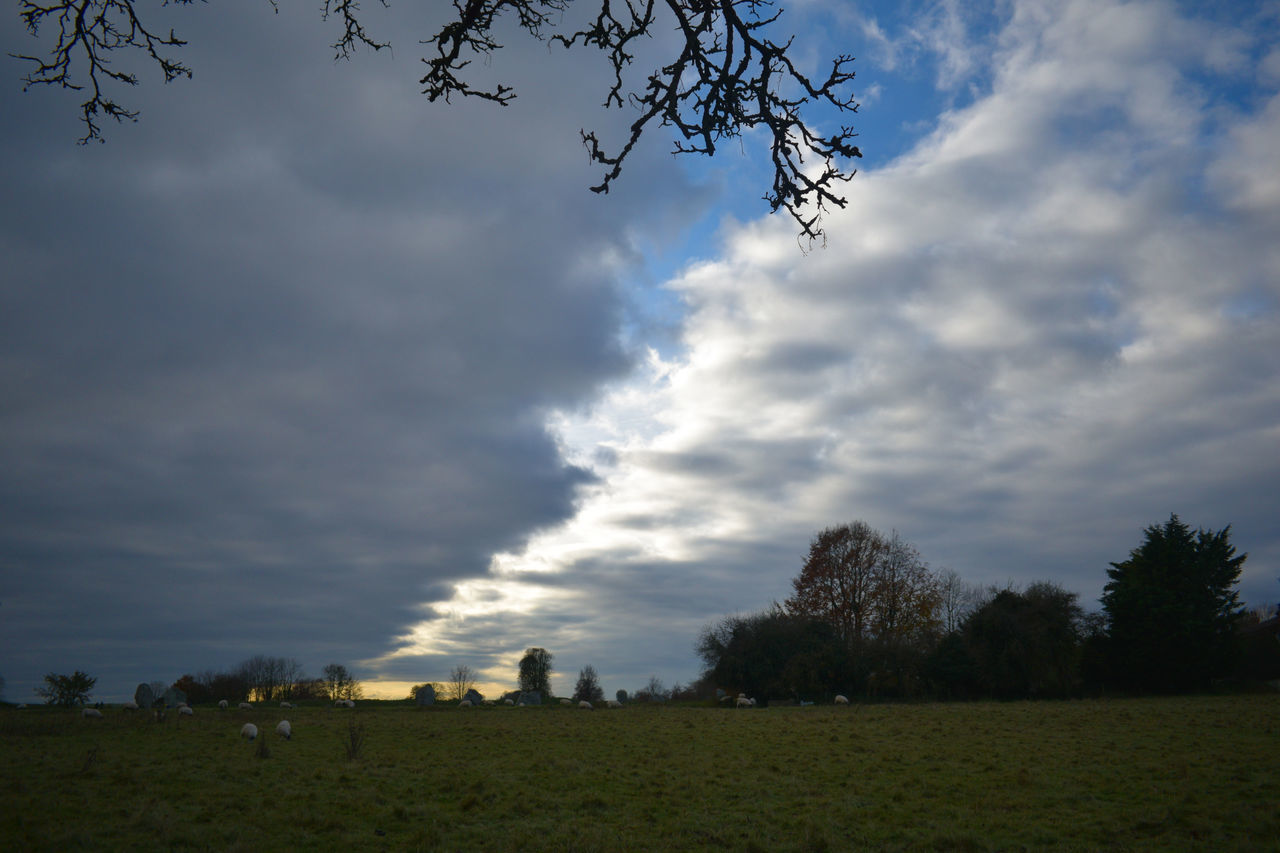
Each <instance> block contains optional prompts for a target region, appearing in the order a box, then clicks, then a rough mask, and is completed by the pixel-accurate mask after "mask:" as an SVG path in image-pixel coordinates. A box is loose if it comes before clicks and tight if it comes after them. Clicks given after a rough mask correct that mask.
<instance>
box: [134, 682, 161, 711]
mask: <svg viewBox="0 0 1280 853" xmlns="http://www.w3.org/2000/svg"><path fill="white" fill-rule="evenodd" d="M133 701H135V702H137V703H138V707H139V708H150V707H151V706H152V705H153V704H155V701H156V695H155V694H154V693H152V692H151V685H150V684H139V685H138V689H137V690H135V691H133Z"/></svg>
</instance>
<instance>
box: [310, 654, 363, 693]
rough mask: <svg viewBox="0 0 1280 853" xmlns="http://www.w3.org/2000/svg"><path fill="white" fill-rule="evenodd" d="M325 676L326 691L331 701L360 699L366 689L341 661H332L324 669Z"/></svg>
mask: <svg viewBox="0 0 1280 853" xmlns="http://www.w3.org/2000/svg"><path fill="white" fill-rule="evenodd" d="M321 672H322V674H323V676H324V692H325V695H326V696H327V697H328V699H329V700H330V701H331V702H336V701H337V700H339V699H359V698H361V697H362V696H363V694H364V691H363V690H362V689H361V688H360V682H359V681H357V680H356V679H355V677H354V676H353V675H352V674H351V673H350V672H348V671H347V668H346V667H345V666H343V665H342V664H340V663H331V664H329V665H328V666H326V667H325V668H324V669H323V670H322V671H321Z"/></svg>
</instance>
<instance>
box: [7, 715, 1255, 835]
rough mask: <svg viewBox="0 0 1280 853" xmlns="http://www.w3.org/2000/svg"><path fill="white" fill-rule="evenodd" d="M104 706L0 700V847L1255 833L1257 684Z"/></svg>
mask: <svg viewBox="0 0 1280 853" xmlns="http://www.w3.org/2000/svg"><path fill="white" fill-rule="evenodd" d="M105 714H106V718H105V719H102V720H86V719H82V718H81V717H79V716H78V715H76V714H73V713H72V712H68V711H58V710H54V709H49V708H29V709H25V710H22V711H18V710H13V709H5V710H4V711H3V713H0V782H2V784H3V793H4V797H3V806H2V807H0V811H2V812H3V816H2V817H0V841H2V842H3V844H4V847H5V849H12V850H77V849H84V850H112V849H125V848H133V849H166V850H174V849H176V850H191V849H197V850H203V849H212V850H245V851H259V850H304V849H312V850H325V849H334V848H338V847H342V848H346V849H350V850H436V849H445V850H542V849H552V850H623V849H626V850H671V849H700V848H718V849H729V850H769V851H773V850H855V849H874V850H880V849H884V850H917V849H923V850H989V849H991V850H1010V849H1024V848H1025V849H1032V850H1041V849H1079V850H1094V849H1146V850H1177V849H1203V850H1215V851H1216V850H1267V849H1271V850H1280V697H1277V696H1232V697H1212V696H1206V697H1192V698H1175V699H1135V700H1097V701H1094V700H1086V701H1073V702H1039V703H1026V702H1024V703H1009V704H999V703H974V704H922V705H866V706H859V705H855V706H852V707H849V708H832V707H824V708H817V707H811V708H772V709H763V708H756V709H744V710H732V709H717V708H693V707H689V708H683V707H631V708H624V709H621V710H612V711H593V712H587V711H581V710H578V709H577V708H564V707H545V708H519V709H513V708H478V709H470V710H459V709H456V708H448V707H437V708H432V709H425V710H419V709H416V708H411V707H406V706H397V705H390V704H386V705H381V706H379V704H378V703H370V704H369V705H368V706H367V707H360V708H357V709H355V710H354V711H352V710H340V709H330V708H321V707H316V708H302V709H295V710H292V711H279V710H275V709H267V710H254V711H235V710H229V711H219V710H217V709H216V708H197V709H196V715H195V716H194V717H189V718H179V717H177V716H176V715H175V714H173V713H172V712H171V713H170V714H169V715H168V716H167V718H166V720H165V721H164V722H163V723H156V722H154V721H153V720H152V719H151V717H150V715H149V714H147V713H146V712H134V713H127V712H124V711H120V710H116V709H107V710H106V711H105ZM282 717H287V718H288V719H290V720H291V722H292V724H293V732H294V736H293V739H292V740H291V741H284V740H282V739H280V738H278V737H275V736H274V734H273V731H274V728H275V724H276V722H277V721H278V720H279V719H282ZM244 722H254V723H256V724H257V725H258V727H259V729H261V730H262V731H263V732H264V733H265V734H264V736H263V740H264V742H265V746H266V752H267V753H268V754H267V755H265V756H264V755H262V754H261V752H262V750H261V749H260V744H251V743H248V742H245V741H243V740H241V739H240V737H239V730H240V726H241V725H242V724H243V723H244ZM353 726H354V727H356V729H358V730H362V731H363V735H364V743H363V748H362V750H361V752H360V755H359V756H358V757H357V758H355V759H349V758H348V756H347V752H348V741H349V739H350V736H351V733H352V730H353V728H352V727H353Z"/></svg>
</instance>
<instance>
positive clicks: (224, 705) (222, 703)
mask: <svg viewBox="0 0 1280 853" xmlns="http://www.w3.org/2000/svg"><path fill="white" fill-rule="evenodd" d="M218 707H219V708H221V709H222V710H224V711H225V710H227V700H226V699H219V700H218Z"/></svg>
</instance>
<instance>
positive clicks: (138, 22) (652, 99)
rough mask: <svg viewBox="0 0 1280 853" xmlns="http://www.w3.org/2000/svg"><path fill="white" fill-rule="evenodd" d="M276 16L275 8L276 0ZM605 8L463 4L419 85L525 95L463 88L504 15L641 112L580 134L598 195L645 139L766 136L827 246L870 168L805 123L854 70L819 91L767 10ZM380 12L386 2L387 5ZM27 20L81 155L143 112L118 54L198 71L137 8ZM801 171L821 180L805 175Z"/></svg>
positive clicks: (27, 9)
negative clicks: (68, 97) (809, 165)
mask: <svg viewBox="0 0 1280 853" xmlns="http://www.w3.org/2000/svg"><path fill="white" fill-rule="evenodd" d="M191 2H192V0H166V2H165V3H164V4H163V5H169V3H173V4H175V5H189V4H190V3H191ZM270 2H271V3H272V5H273V6H274V5H275V2H276V0H270ZM591 2H592V8H595V5H594V4H595V3H596V2H598V3H599V11H598V13H597V14H596V15H595V17H594V18H593V19H592V18H588V20H587V21H586V22H585V23H584V24H583V25H582V28H581V29H577V30H575V31H573V32H562V33H552V32H551V31H552V30H554V29H555V27H556V24H557V21H558V19H559V18H560V17H561V15H562V14H563V13H564V12H566V11H567V10H568V9H569V7H570V6H571V5H572V3H573V0H454V2H453V7H454V12H453V14H452V15H451V17H450V20H449V21H448V22H447V23H446V24H444V25H443V26H442V27H441V28H440V29H439V31H438V32H436V33H435V35H433V36H431V37H430V38H427V39H425V40H423V41H422V44H424V45H430V46H431V48H432V50H429V51H428V56H426V57H424V58H423V60H422V61H423V63H425V64H426V66H427V71H426V74H425V75H424V76H423V77H422V79H421V80H420V81H419V82H420V83H421V84H422V86H423V90H422V91H423V94H424V95H426V96H427V99H428V100H429V101H436V100H438V99H441V98H443V99H444V100H445V101H446V102H448V101H449V100H450V99H451V98H452V97H453V96H455V95H456V96H461V97H474V98H481V99H484V100H489V101H493V102H495V103H498V104H506V103H508V102H509V101H511V99H512V98H514V97H515V96H516V94H515V91H514V89H513V88H512V87H511V86H509V85H506V84H501V83H500V84H498V85H496V86H494V87H492V88H483V87H481V88H476V87H473V86H472V85H471V83H469V82H468V81H467V79H466V77H465V75H466V73H467V66H469V65H470V64H471V63H472V61H474V60H475V59H476V58H477V57H479V58H481V59H487V58H488V57H489V56H491V55H492V54H493V53H494V52H495V51H497V50H499V49H501V47H502V45H501V44H499V43H498V42H497V41H496V40H495V35H494V28H495V25H496V23H497V21H498V19H499V18H500V17H501V16H502V15H503V14H504V13H505V14H508V15H511V16H514V18H515V20H516V22H517V24H518V25H519V27H520V28H521V29H522V30H523V31H524V32H525V33H526V34H528V35H529V36H531V37H533V38H535V39H538V40H548V39H549V40H550V42H551V43H553V44H558V45H561V46H563V47H565V48H572V47H576V46H583V47H588V48H593V49H596V50H599V51H600V52H602V53H603V54H604V55H605V56H606V57H607V58H608V61H609V64H610V67H611V70H612V72H613V73H612V82H611V84H610V85H609V88H608V90H607V93H606V95H605V100H604V106H605V107H606V108H609V107H622V106H623V105H624V104H630V105H632V106H633V107H634V108H635V109H636V110H637V111H638V116H637V117H636V119H635V120H634V121H633V122H632V123H631V127H630V131H629V135H628V137H627V139H626V141H625V142H623V143H622V144H621V145H620V146H619V147H618V148H616V149H612V148H610V147H608V146H606V145H604V144H603V143H602V142H601V140H600V139H599V137H598V136H597V135H596V134H595V132H594V131H587V130H583V131H582V132H581V136H582V142H583V144H584V145H585V146H586V148H587V151H588V152H589V154H590V156H591V159H592V161H593V162H595V163H597V164H599V165H600V166H602V167H603V168H604V169H605V173H604V178H603V180H602V181H601V182H600V183H599V184H597V185H595V186H593V187H591V189H592V190H593V191H595V192H599V193H607V192H608V191H609V188H610V186H611V185H612V183H613V181H614V180H616V179H617V178H618V176H619V175H620V174H621V172H622V168H623V164H624V163H625V161H626V159H627V157H628V155H630V153H631V152H632V150H634V148H635V145H636V143H637V142H638V141H639V140H640V138H641V136H642V135H643V134H644V132H645V131H646V130H647V129H649V128H651V127H653V126H655V125H656V126H659V127H670V128H672V129H674V131H675V132H676V134H677V136H678V139H677V140H676V142H675V148H674V150H675V152H676V153H685V154H706V155H712V154H714V153H715V151H716V149H717V146H719V145H720V144H722V143H723V142H724V141H725V140H732V139H736V138H739V137H741V136H742V135H743V133H744V132H746V131H749V130H752V129H755V128H761V129H763V130H764V131H765V132H766V136H767V137H768V138H769V140H770V152H771V159H772V162H773V167H774V176H773V183H772V187H771V188H770V190H769V191H768V192H766V193H765V195H764V200H765V201H767V202H768V203H769V207H770V210H771V211H772V212H776V211H777V210H778V209H779V208H783V209H785V210H786V211H787V212H788V213H789V214H790V215H791V216H792V217H793V218H794V219H795V221H796V222H797V224H798V225H799V226H800V233H801V235H802V236H804V237H806V238H808V239H809V240H811V241H812V240H816V239H818V238H820V237H821V236H822V228H821V224H820V222H821V216H822V213H823V212H824V211H825V210H826V209H827V207H828V206H829V205H835V206H837V207H844V205H845V199H844V197H843V196H841V195H839V194H838V193H837V187H838V184H839V183H840V182H843V181H847V180H849V178H851V177H852V176H853V174H854V173H855V172H856V170H855V169H853V168H852V167H851V166H850V165H849V163H850V162H851V161H852V159H853V158H856V157H861V156H862V152H861V151H860V150H859V149H858V146H856V145H854V144H853V140H854V138H855V137H856V136H857V134H856V133H854V131H853V128H851V127H849V126H840V127H839V128H838V129H836V130H834V131H833V132H832V133H830V134H828V135H823V134H822V133H820V132H818V131H815V130H813V129H812V128H811V127H810V126H809V124H807V123H806V121H805V119H804V118H803V116H802V115H801V111H802V109H804V108H805V107H806V106H809V105H826V106H830V107H835V108H836V110H837V111H839V112H842V113H854V112H856V111H857V108H858V105H857V103H856V102H855V101H854V100H853V95H852V93H851V92H850V91H849V88H850V84H851V83H852V80H853V76H854V73H853V71H852V70H850V67H849V66H850V64H851V63H852V62H853V58H852V57H851V56H847V55H843V54H842V55H838V56H836V57H835V58H834V59H832V60H831V62H830V71H829V72H828V73H827V75H826V77H825V79H823V80H811V79H809V77H808V76H806V75H805V74H804V73H802V72H801V71H800V70H799V69H798V68H797V67H796V65H795V63H794V61H793V58H792V56H791V46H792V38H787V39H785V40H782V41H775V40H774V38H772V37H771V36H770V35H769V31H770V29H771V27H772V25H774V24H775V23H776V22H777V20H778V18H779V17H780V16H781V14H782V13H781V11H780V10H775V9H774V7H773V4H772V3H771V2H769V0H661V2H659V0H622V2H616V0H591ZM381 3H382V5H383V6H386V5H387V0H381ZM19 10H20V11H19V14H20V16H21V17H22V20H23V21H24V23H25V24H26V27H27V30H28V31H29V32H30V33H31V34H32V35H33V36H37V37H39V36H40V33H41V27H42V26H43V25H45V24H52V25H54V28H56V31H57V38H56V41H54V43H53V45H52V46H51V47H50V48H49V50H48V52H47V53H46V54H45V55H44V56H32V55H27V54H13V55H14V56H16V57H17V58H19V59H22V60H25V61H27V62H29V63H31V65H30V66H28V67H29V69H30V70H29V73H28V74H27V75H26V77H25V78H24V81H25V83H26V88H30V87H32V86H42V85H49V86H55V87H61V88H69V89H75V90H82V91H85V93H86V99H85V100H84V102H83V103H82V104H81V105H80V109H81V113H82V120H83V122H84V125H85V135H84V136H83V137H82V138H81V140H80V141H81V142H82V143H85V142H89V141H90V140H95V139H96V140H101V139H102V129H101V127H100V126H99V124H98V119H99V118H100V117H101V116H106V117H108V118H112V119H115V120H116V121H124V120H126V119H127V120H130V121H133V120H136V118H137V116H138V113H137V111H136V110H131V109H129V108H128V107H126V106H124V105H122V104H120V103H119V102H118V101H116V100H115V97H114V96H113V95H112V94H110V93H109V91H108V88H109V87H111V86H113V85H114V86H117V87H118V86H120V85H127V86H134V85H137V83H138V78H137V76H136V75H134V74H133V73H130V72H126V71H120V70H116V69H115V68H113V67H112V65H111V62H110V59H111V57H110V54H111V53H112V51H138V52H141V53H142V54H145V56H146V57H148V58H149V59H150V60H151V61H154V62H155V64H156V65H157V66H159V69H160V72H161V74H162V75H163V76H164V80H165V82H166V83H167V82H170V81H173V80H176V79H178V78H179V77H188V78H189V77H191V74H192V70H191V68H190V67H189V66H187V65H186V64H184V63H183V62H182V61H181V60H179V59H176V58H174V51H175V50H176V49H178V48H181V47H182V46H183V45H185V44H186V41H185V40H183V39H181V38H179V37H178V36H177V35H176V34H175V32H174V31H173V30H170V31H169V33H168V35H165V34H163V33H161V32H154V31H152V30H151V29H150V28H149V26H148V24H147V23H145V22H144V21H143V20H142V19H141V18H140V17H139V15H138V11H137V9H136V8H135V0H60V2H34V0H19ZM320 14H321V16H322V17H323V18H324V20H326V21H328V20H330V19H332V20H334V21H335V22H336V23H337V24H338V25H340V27H341V36H340V37H339V39H338V40H337V41H336V42H334V44H333V48H334V50H335V52H336V56H337V57H339V58H349V57H350V56H351V55H352V54H353V53H354V52H355V51H357V50H358V49H359V48H361V47H366V48H370V49H373V50H381V49H382V48H384V47H387V46H389V43H388V42H383V41H379V40H378V39H377V38H375V37H374V36H372V35H371V34H370V33H369V31H368V30H367V29H366V28H365V25H364V20H363V18H362V14H363V13H362V11H361V8H360V4H359V3H358V2H356V0H323V3H322V4H321V8H320ZM660 29H663V31H672V32H675V33H677V38H676V39H675V43H676V46H677V49H676V52H675V55H674V56H673V57H672V58H671V59H670V60H669V61H667V62H665V63H664V64H662V65H660V66H659V67H658V68H656V69H654V70H652V71H650V72H649V73H648V75H647V79H646V80H645V83H644V85H643V86H642V87H631V86H628V85H627V84H626V83H625V82H624V72H625V71H626V70H627V69H628V68H629V66H631V65H632V63H633V62H634V61H635V53H634V50H635V48H634V45H635V44H636V43H637V42H638V41H639V40H640V39H642V38H643V37H650V36H652V35H653V34H654V33H656V32H659V31H660ZM806 160H809V161H812V162H819V163H821V164H822V168H821V169H819V170H817V171H813V170H811V169H806V167H805V164H806Z"/></svg>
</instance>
